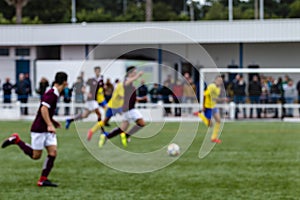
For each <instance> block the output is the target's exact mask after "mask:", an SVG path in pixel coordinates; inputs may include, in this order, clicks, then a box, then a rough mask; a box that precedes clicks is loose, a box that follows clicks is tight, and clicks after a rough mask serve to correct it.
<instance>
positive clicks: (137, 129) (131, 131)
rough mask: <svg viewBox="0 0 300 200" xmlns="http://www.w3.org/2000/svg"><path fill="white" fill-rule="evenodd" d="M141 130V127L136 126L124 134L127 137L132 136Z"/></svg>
mask: <svg viewBox="0 0 300 200" xmlns="http://www.w3.org/2000/svg"><path fill="white" fill-rule="evenodd" d="M141 128H143V127H142V126H138V125H134V126H133V127H132V128H131V129H130V130H129V131H128V133H127V134H126V135H127V137H128V136H130V135H133V134H134V133H136V132H138V131H139V130H140V129H141Z"/></svg>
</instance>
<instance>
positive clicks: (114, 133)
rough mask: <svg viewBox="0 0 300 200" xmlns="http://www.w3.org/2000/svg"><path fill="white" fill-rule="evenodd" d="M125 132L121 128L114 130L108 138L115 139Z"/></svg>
mask: <svg viewBox="0 0 300 200" xmlns="http://www.w3.org/2000/svg"><path fill="white" fill-rule="evenodd" d="M122 132H123V131H122V130H121V129H120V128H115V129H114V130H112V131H111V132H110V133H109V134H108V135H107V138H108V139H110V138H113V137H115V136H117V135H119V134H120V133H122Z"/></svg>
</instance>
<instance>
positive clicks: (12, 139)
mask: <svg viewBox="0 0 300 200" xmlns="http://www.w3.org/2000/svg"><path fill="white" fill-rule="evenodd" d="M19 141H20V136H19V135H18V133H14V134H12V135H11V136H10V137H9V138H7V139H6V140H5V141H4V142H3V143H2V146H1V147H2V148H5V147H7V146H9V145H12V144H17V143H18V142H19Z"/></svg>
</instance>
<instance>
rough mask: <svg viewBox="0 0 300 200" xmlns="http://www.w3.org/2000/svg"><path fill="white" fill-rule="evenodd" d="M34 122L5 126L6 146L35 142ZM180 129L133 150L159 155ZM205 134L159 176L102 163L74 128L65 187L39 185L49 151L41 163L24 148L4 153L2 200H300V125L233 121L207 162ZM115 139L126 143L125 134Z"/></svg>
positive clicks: (62, 157)
mask: <svg viewBox="0 0 300 200" xmlns="http://www.w3.org/2000/svg"><path fill="white" fill-rule="evenodd" d="M30 125H31V123H30V122H24V121H20V122H0V127H1V133H0V139H1V141H2V140H4V139H5V138H7V137H8V136H9V135H10V134H11V133H14V132H18V133H19V134H20V136H21V138H22V139H23V140H24V141H26V142H28V143H30V135H29V130H30ZM90 125H91V124H88V126H87V127H89V126H90ZM176 127H178V123H166V124H165V125H164V127H163V129H162V130H161V133H160V134H159V139H157V140H155V139H153V141H152V142H151V143H150V144H151V145H148V146H147V147H145V142H144V140H146V139H141V138H140V139H137V138H133V141H132V142H131V143H130V144H129V147H128V150H130V151H132V152H140V151H142V150H145V149H146V150H147V148H149V149H150V150H153V149H155V148H157V147H158V146H160V143H165V144H166V143H167V142H168V141H169V140H170V138H172V134H174V131H176ZM147 131H149V130H147ZM205 133H206V129H205V127H204V126H203V125H200V126H199V129H198V132H197V136H196V138H195V139H194V141H193V143H192V145H191V146H190V147H189V148H188V150H187V151H186V152H185V153H184V154H183V155H181V157H180V158H179V159H178V160H177V161H175V162H174V163H172V164H171V165H169V166H167V167H165V168H163V169H161V170H158V171H155V172H151V173H142V174H131V173H124V172H120V171H117V170H114V169H111V168H109V167H107V166H105V165H103V164H101V163H100V162H99V161H97V160H96V159H95V158H94V157H93V156H91V155H90V154H89V152H88V151H87V150H86V149H85V147H84V146H83V144H82V142H81V141H80V139H79V136H78V134H77V133H76V130H75V126H74V125H72V126H71V128H70V130H68V131H66V130H64V129H60V130H58V131H57V135H58V142H59V146H58V157H57V159H56V162H55V166H54V168H53V171H52V172H51V174H50V176H49V179H50V180H52V181H53V182H57V183H58V184H59V187H58V188H39V187H37V186H36V182H37V180H38V178H39V175H40V172H41V167H42V164H43V160H44V158H45V156H46V154H45V152H44V155H43V158H42V159H41V160H38V161H33V160H31V159H29V158H28V157H27V156H25V155H24V154H23V153H22V152H21V150H20V149H19V148H18V147H17V146H10V147H7V148H6V149H0V199H1V200H6V199H7V200H8V199H21V200H26V199H28V200H33V199H72V200H75V199H126V200H128V199H154V200H158V199H205V200H206V199H214V200H215V199H220V200H225V199H228V200H235V199H257V200H261V199H278V200H279V199H280V200H282V199H299V198H300V195H299V194H300V173H299V170H300V154H299V152H300V124H298V123H286V122H285V123H284V122H259V123H258V122H235V123H226V124H225V126H224V130H223V133H222V136H221V139H222V141H223V142H222V144H220V145H216V146H215V147H214V149H213V151H212V152H211V153H210V154H209V155H208V156H207V157H205V158H204V159H202V160H201V159H199V158H198V153H199V149H200V146H201V143H202V141H203V138H204V135H205ZM137 134H138V133H137ZM186 134H189V132H188V130H187V132H186ZM113 142H114V143H115V144H117V145H120V142H119V138H118V137H117V138H115V139H114V140H113ZM104 148H105V146H104ZM162 156H167V154H163V155H162ZM124 162H126V161H124Z"/></svg>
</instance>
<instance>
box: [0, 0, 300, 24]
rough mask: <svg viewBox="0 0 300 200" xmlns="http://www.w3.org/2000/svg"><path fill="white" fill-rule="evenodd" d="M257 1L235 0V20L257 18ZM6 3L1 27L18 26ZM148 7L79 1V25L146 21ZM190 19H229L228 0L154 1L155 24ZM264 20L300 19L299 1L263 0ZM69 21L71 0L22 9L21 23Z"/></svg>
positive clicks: (37, 0)
mask: <svg viewBox="0 0 300 200" xmlns="http://www.w3.org/2000/svg"><path fill="white" fill-rule="evenodd" d="M19 1H20V0H19ZM26 1H28V0H26ZM255 1H258V2H259V0H248V1H246V0H244V1H242V0H233V19H235V20H237V19H254V18H255V6H254V5H255ZM7 2H9V0H0V24H14V23H16V11H15V10H16V9H15V7H14V6H13V5H9V4H8V3H7ZM11 2H13V1H11ZM145 7H146V0H76V18H77V22H83V21H85V22H138V21H145V15H146V13H145V10H146V9H145ZM191 8H192V9H191ZM191 10H193V15H191V12H190V11H191ZM191 16H193V18H194V20H226V19H228V0H207V1H206V3H205V4H204V5H201V4H200V3H199V2H198V1H193V2H192V5H191V4H187V3H186V1H185V0H152V20H153V21H182V20H184V21H189V20H190V17H191ZM264 18H265V19H272V18H300V0H264ZM70 22H71V0H43V1H41V0H29V1H28V2H27V4H26V5H24V7H23V8H22V23H28V24H38V23H45V24H49V23H70Z"/></svg>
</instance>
